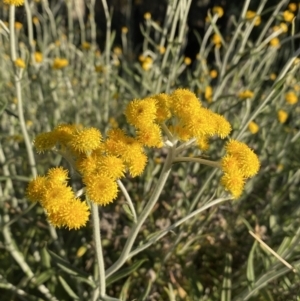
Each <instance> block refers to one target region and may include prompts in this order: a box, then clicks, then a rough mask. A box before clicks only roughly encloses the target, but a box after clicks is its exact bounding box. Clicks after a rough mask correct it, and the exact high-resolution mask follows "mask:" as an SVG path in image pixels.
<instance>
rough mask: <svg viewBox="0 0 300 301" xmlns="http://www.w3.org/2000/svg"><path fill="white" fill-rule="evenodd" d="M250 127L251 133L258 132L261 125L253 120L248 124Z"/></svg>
mask: <svg viewBox="0 0 300 301" xmlns="http://www.w3.org/2000/svg"><path fill="white" fill-rule="evenodd" d="M248 129H249V131H250V132H251V134H256V133H257V132H258V131H259V126H258V124H257V123H255V122H254V121H251V122H250V123H249V125H248Z"/></svg>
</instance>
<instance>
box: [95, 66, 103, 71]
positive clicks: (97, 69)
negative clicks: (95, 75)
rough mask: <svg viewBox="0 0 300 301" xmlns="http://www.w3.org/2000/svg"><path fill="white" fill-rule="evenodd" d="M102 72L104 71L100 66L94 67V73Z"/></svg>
mask: <svg viewBox="0 0 300 301" xmlns="http://www.w3.org/2000/svg"><path fill="white" fill-rule="evenodd" d="M103 70H104V68H103V66H101V65H96V66H95V71H96V72H102V71H103Z"/></svg>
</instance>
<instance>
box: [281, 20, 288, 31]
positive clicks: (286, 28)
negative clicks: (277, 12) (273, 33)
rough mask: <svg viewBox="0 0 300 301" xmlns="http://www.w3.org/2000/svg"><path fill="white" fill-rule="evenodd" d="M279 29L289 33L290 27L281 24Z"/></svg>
mask: <svg viewBox="0 0 300 301" xmlns="http://www.w3.org/2000/svg"><path fill="white" fill-rule="evenodd" d="M279 27H280V28H281V30H282V32H287V31H288V26H287V25H286V23H283V22H281V23H280V24H279Z"/></svg>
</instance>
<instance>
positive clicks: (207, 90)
mask: <svg viewBox="0 0 300 301" xmlns="http://www.w3.org/2000/svg"><path fill="white" fill-rule="evenodd" d="M212 96H213V90H212V87H211V86H206V87H205V93H204V97H205V99H206V100H207V102H209V103H210V102H212Z"/></svg>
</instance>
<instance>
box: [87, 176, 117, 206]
mask: <svg viewBox="0 0 300 301" xmlns="http://www.w3.org/2000/svg"><path fill="white" fill-rule="evenodd" d="M83 182H84V184H85V185H86V192H87V195H88V197H89V199H90V200H91V201H92V202H94V203H96V204H98V205H101V206H106V205H107V204H109V203H111V202H113V200H114V199H116V197H117V195H118V185H117V183H116V182H115V180H113V179H112V178H111V177H109V176H108V175H106V174H95V175H89V176H87V177H84V179H83Z"/></svg>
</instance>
